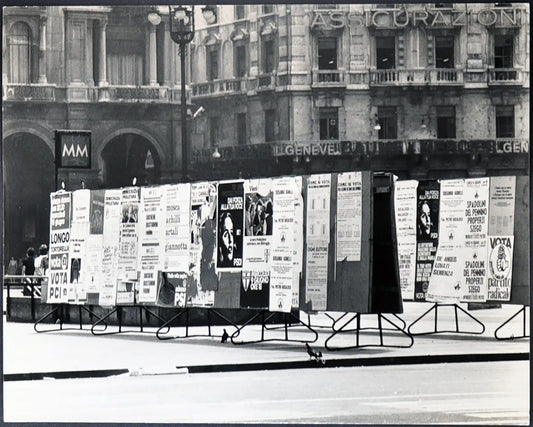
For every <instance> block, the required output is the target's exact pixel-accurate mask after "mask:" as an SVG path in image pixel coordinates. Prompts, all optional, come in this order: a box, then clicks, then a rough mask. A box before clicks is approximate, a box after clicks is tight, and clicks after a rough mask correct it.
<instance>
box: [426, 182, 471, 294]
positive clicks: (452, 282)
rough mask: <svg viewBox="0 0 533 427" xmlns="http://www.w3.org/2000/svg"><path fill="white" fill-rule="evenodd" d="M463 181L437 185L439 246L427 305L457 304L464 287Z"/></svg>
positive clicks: (464, 206)
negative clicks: (431, 303)
mask: <svg viewBox="0 0 533 427" xmlns="http://www.w3.org/2000/svg"><path fill="white" fill-rule="evenodd" d="M464 187H465V181H464V180H463V179H454V180H443V181H441V183H440V208H439V217H440V218H439V245H438V248H437V254H436V256H435V262H434V264H433V271H432V272H431V277H430V279H429V287H428V292H427V298H426V300H427V301H432V302H440V303H458V302H459V300H460V298H461V294H462V292H463V288H464V286H465V283H464V277H463V274H462V268H463V266H462V265H461V250H462V247H463V244H464V241H465V208H466V199H465V194H464Z"/></svg>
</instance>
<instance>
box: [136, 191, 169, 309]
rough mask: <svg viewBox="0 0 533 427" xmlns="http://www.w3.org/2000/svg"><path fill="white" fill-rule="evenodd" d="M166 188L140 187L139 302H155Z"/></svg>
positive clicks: (162, 244)
mask: <svg viewBox="0 0 533 427" xmlns="http://www.w3.org/2000/svg"><path fill="white" fill-rule="evenodd" d="M165 196H166V192H165V188H164V187H161V186H155V187H142V188H141V203H140V205H139V223H138V233H139V234H138V239H139V245H138V254H137V255H138V261H137V265H138V266H139V298H138V302H139V303H147V304H154V303H155V302H156V300H157V294H158V292H157V291H158V271H161V266H162V264H163V257H164V249H165V239H164V233H165V227H164V225H163V224H164V223H165V220H166V215H165V211H164V210H163V206H165V205H166V203H165Z"/></svg>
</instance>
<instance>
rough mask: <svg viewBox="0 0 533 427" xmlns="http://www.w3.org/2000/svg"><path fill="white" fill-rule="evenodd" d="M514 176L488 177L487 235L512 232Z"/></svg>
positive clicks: (500, 234)
mask: <svg viewBox="0 0 533 427" xmlns="http://www.w3.org/2000/svg"><path fill="white" fill-rule="evenodd" d="M515 193H516V177H515V176H493V177H491V178H490V197H489V200H490V206H489V215H490V217H489V231H488V233H489V235H490V236H512V235H513V234H514V203H515Z"/></svg>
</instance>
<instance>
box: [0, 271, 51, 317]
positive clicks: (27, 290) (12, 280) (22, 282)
mask: <svg viewBox="0 0 533 427" xmlns="http://www.w3.org/2000/svg"><path fill="white" fill-rule="evenodd" d="M45 280H47V278H46V276H22V275H15V274H13V275H12V274H7V275H5V276H4V292H5V295H6V300H5V307H4V311H5V314H6V318H7V320H10V318H11V314H12V298H13V297H18V298H29V299H30V300H31V302H30V307H31V318H32V320H33V321H35V303H36V300H40V299H41V286H42V284H43V283H44V282H45Z"/></svg>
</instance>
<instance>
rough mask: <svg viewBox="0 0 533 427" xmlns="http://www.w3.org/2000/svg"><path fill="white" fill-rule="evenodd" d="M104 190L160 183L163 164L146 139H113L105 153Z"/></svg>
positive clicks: (129, 134) (140, 137) (126, 135)
mask: <svg viewBox="0 0 533 427" xmlns="http://www.w3.org/2000/svg"><path fill="white" fill-rule="evenodd" d="M102 159H103V161H104V187H105V188H117V187H125V186H129V185H132V182H133V178H137V185H152V184H158V183H159V179H160V174H161V162H160V159H159V156H158V155H157V152H156V150H155V149H154V147H153V146H152V144H150V142H148V141H147V140H146V139H145V138H143V137H142V136H139V135H135V134H131V133H128V134H124V135H120V136H117V137H116V138H113V139H112V140H111V141H110V142H109V143H108V144H107V145H106V147H105V148H104V151H103V152H102Z"/></svg>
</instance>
